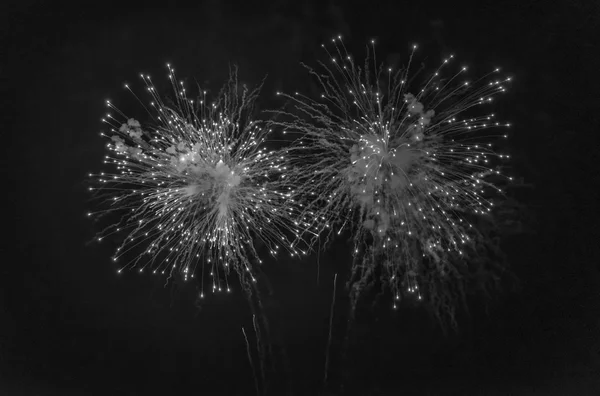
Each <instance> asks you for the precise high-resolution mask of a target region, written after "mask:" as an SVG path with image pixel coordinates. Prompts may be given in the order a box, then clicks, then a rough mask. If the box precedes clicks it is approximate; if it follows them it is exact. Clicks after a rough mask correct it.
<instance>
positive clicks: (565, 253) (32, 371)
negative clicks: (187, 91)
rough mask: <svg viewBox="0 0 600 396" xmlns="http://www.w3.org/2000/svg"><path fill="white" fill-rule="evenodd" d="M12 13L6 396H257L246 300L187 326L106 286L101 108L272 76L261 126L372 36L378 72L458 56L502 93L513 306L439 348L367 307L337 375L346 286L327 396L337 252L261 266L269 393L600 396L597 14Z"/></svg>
mask: <svg viewBox="0 0 600 396" xmlns="http://www.w3.org/2000/svg"><path fill="white" fill-rule="evenodd" d="M11 3H12V5H7V4H3V5H2V6H0V7H1V8H0V14H1V15H2V16H1V18H2V20H1V23H0V26H1V27H0V29H1V30H0V40H1V42H0V44H1V47H0V48H2V50H1V51H0V53H1V54H2V58H1V63H0V71H1V73H2V79H1V81H2V87H3V89H2V91H3V95H2V98H1V99H0V103H1V105H2V108H3V110H2V116H1V117H2V134H3V138H4V140H3V143H4V144H3V148H4V149H5V155H4V156H3V161H2V170H3V173H4V174H5V182H4V183H3V185H4V188H3V189H2V190H3V199H4V200H5V201H6V203H7V205H5V210H6V212H5V214H4V215H3V216H2V218H3V219H4V220H3V222H2V224H3V225H4V227H3V229H4V232H3V234H4V238H3V239H2V240H3V242H4V243H5V246H4V247H3V252H2V257H3V259H2V264H0V286H1V287H2V293H1V294H0V395H7V396H11V395H31V396H33V395H40V396H42V395H109V394H110V395H153V394H164V395H179V394H182V395H183V394H197V395H253V394H255V390H254V382H253V377H252V370H251V368H250V365H249V362H248V358H247V355H246V344H245V342H244V338H243V335H242V332H241V327H242V326H244V328H245V329H247V330H251V329H252V312H251V311H250V309H249V307H248V303H247V301H246V300H245V299H244V297H243V295H242V292H241V291H240V290H239V289H238V290H235V291H234V292H233V293H231V294H229V295H226V294H219V295H211V294H209V296H208V298H206V299H205V300H206V301H204V303H203V305H202V306H201V307H199V306H198V305H197V304H196V296H197V294H198V285H197V284H194V283H193V282H189V283H185V284H183V283H181V282H172V283H170V284H169V285H167V286H166V287H165V278H159V277H157V276H152V275H139V274H137V273H125V274H121V275H117V273H116V271H115V270H116V267H115V266H114V265H113V263H112V261H111V259H110V258H111V256H112V254H113V251H114V248H115V247H116V245H117V243H118V241H111V240H106V242H103V243H102V244H100V245H98V244H95V243H92V244H88V243H87V242H88V241H89V240H90V239H92V237H93V236H94V234H95V232H97V231H99V230H98V228H97V225H96V224H94V223H93V222H91V221H90V220H89V219H88V218H87V217H86V216H85V214H86V212H88V211H89V210H91V209H93V208H94V206H93V205H94V203H93V202H90V196H89V194H88V192H87V191H86V187H87V184H86V183H87V179H86V175H87V174H88V173H90V172H99V171H102V170H104V169H105V168H103V165H102V158H103V156H104V155H105V154H106V152H105V141H104V140H103V139H102V138H101V137H100V136H99V132H100V131H101V130H102V129H103V128H105V127H104V126H103V125H102V124H101V122H100V119H101V117H102V116H103V115H104V114H105V112H106V110H105V106H104V101H105V100H106V99H109V98H110V99H111V100H112V101H113V102H115V103H117V104H118V106H119V107H121V106H125V107H127V106H129V105H130V104H135V103H133V102H131V97H130V95H128V94H127V92H126V91H124V90H123V83H124V82H128V83H130V84H132V85H133V86H135V87H138V88H141V87H142V83H141V81H140V80H139V78H138V75H139V73H140V72H144V73H148V74H150V75H152V76H153V79H154V81H155V82H156V83H157V84H159V87H160V84H162V83H163V82H167V79H166V76H167V71H166V68H165V64H166V63H167V62H170V63H171V64H173V65H174V67H175V69H176V70H177V74H178V75H179V76H180V77H182V78H184V79H187V81H188V82H189V83H191V84H194V83H195V81H197V82H199V83H201V84H203V85H206V86H208V87H211V88H212V89H218V88H219V87H220V86H221V84H222V82H223V81H224V80H225V78H226V77H227V75H228V70H229V65H234V64H235V65H238V66H239V68H240V79H241V81H242V82H244V83H247V84H250V85H256V84H258V83H259V82H260V81H261V80H262V79H263V78H264V77H265V76H266V80H265V84H264V88H263V90H262V96H261V99H260V102H259V106H260V107H261V108H273V107H278V106H281V105H282V104H283V103H282V102H281V101H280V100H279V99H277V98H276V97H275V92H276V91H278V90H286V91H288V92H293V91H296V90H305V91H310V89H311V80H310V77H309V76H308V74H307V73H306V71H305V70H304V69H303V68H302V66H301V65H300V61H304V62H306V63H308V64H313V65H314V64H315V63H316V61H317V60H325V59H326V57H325V54H324V53H323V51H322V50H321V47H320V45H321V43H323V42H325V41H326V40H329V39H330V38H331V37H332V36H333V35H337V34H342V35H343V36H344V38H345V42H346V44H347V45H348V48H349V50H350V51H351V52H352V53H354V54H355V56H356V58H362V56H363V55H364V45H365V43H366V42H367V41H368V40H369V39H371V38H373V37H376V38H377V39H378V56H380V58H381V60H382V61H389V62H394V61H395V60H396V59H406V56H407V55H408V53H409V45H410V44H412V43H418V44H419V45H420V48H421V49H422V51H423V53H426V54H427V55H426V58H427V59H426V60H427V62H428V64H429V65H432V64H436V62H437V61H438V60H439V59H440V58H441V56H443V55H445V54H449V53H454V54H455V55H456V56H457V58H459V59H460V60H461V61H465V62H467V63H469V64H472V65H474V66H478V67H479V66H480V67H481V68H482V69H483V68H487V67H490V68H491V67H493V66H501V67H502V68H503V70H504V71H506V72H507V73H509V74H510V75H512V76H513V78H514V81H513V83H512V84H511V86H510V89H509V92H508V93H507V94H506V95H503V96H502V98H501V100H500V101H499V103H498V104H497V105H496V106H497V107H496V113H497V114H498V115H500V116H501V118H503V119H506V120H508V121H510V122H511V123H512V124H513V127H512V129H511V131H510V139H509V143H508V146H507V149H508V151H509V152H510V153H511V154H512V156H513V161H512V165H513V169H512V171H513V174H514V175H515V176H517V178H519V179H520V180H521V181H522V182H523V184H527V185H529V186H530V187H523V188H520V189H516V191H515V192H514V196H515V197H516V198H518V199H519V200H520V201H521V202H522V203H523V204H524V205H525V206H526V207H527V210H526V212H524V213H523V219H522V220H523V222H524V223H527V230H526V232H522V233H515V234H511V235H506V236H505V237H504V238H503V241H502V242H503V246H504V249H505V252H506V254H507V257H508V260H509V262H510V264H511V267H512V269H513V271H514V272H515V273H516V275H517V276H518V278H519V279H520V286H519V287H518V288H515V289H514V290H513V289H511V290H508V289H510V288H508V289H507V291H506V292H505V293H503V294H501V295H498V296H497V297H496V298H495V299H494V300H493V302H492V303H491V304H490V307H489V309H488V310H487V312H484V311H483V310H477V309H474V310H473V314H472V316H471V317H470V318H469V319H465V320H464V322H463V323H462V326H461V329H460V331H459V332H458V333H457V334H450V335H449V336H447V337H444V336H443V334H442V332H441V331H440V329H439V328H437V327H436V326H435V324H434V323H433V322H432V321H431V320H430V319H429V318H428V316H427V314H426V312H425V311H424V310H423V309H420V308H419V307H412V306H411V307H403V308H402V309H400V310H398V311H394V312H392V311H391V310H389V309H388V307H387V306H384V307H377V308H376V312H375V314H374V315H372V317H365V318H364V320H363V321H362V322H359V323H357V324H356V327H355V332H356V337H357V339H358V340H359V341H358V342H357V345H356V347H355V348H353V349H352V350H351V352H350V353H351V359H350V361H351V364H349V365H347V366H346V368H344V369H342V368H341V367H342V364H341V359H340V358H339V356H338V355H339V351H340V341H339V338H340V337H341V336H342V334H343V328H344V320H345V318H344V312H345V311H344V309H343V307H344V304H345V302H347V301H346V297H345V296H346V293H345V291H344V288H343V284H344V280H341V281H340V282H339V283H338V288H337V297H336V304H337V305H336V307H339V310H338V311H336V315H335V317H334V320H333V322H334V326H333V330H334V339H333V344H332V362H331V373H330V377H331V381H330V383H329V384H328V385H327V386H323V384H322V379H323V372H324V365H325V349H326V343H327V334H328V331H329V309H330V303H331V299H332V292H333V289H332V285H333V276H334V274H335V273H339V274H340V275H339V276H341V277H344V275H346V274H347V271H348V265H349V264H350V262H351V257H350V246H349V245H348V244H346V242H345V240H344V239H340V240H338V241H336V242H335V243H334V245H333V246H332V247H331V248H330V249H329V250H327V251H325V252H323V253H322V254H321V255H320V258H319V259H318V260H317V256H316V255H313V256H311V257H308V258H306V259H304V260H292V259H289V258H287V257H285V255H284V256H282V257H280V258H278V259H277V260H274V259H271V258H269V257H267V256H266V255H263V256H264V259H265V262H266V263H265V266H264V273H265V276H266V277H268V279H269V281H270V283H271V285H272V288H273V293H272V295H270V296H266V298H265V301H264V304H265V310H266V312H267V315H268V317H269V320H270V321H271V326H273V328H274V329H275V330H274V332H276V333H277V334H278V339H279V343H280V344H281V345H283V346H285V350H286V352H287V357H288V358H289V371H290V372H291V374H290V375H289V378H286V379H285V380H282V378H281V377H279V378H276V379H274V380H273V385H272V387H271V389H270V394H273V395H284V394H290V395H317V394H326V393H319V392H320V391H322V389H323V388H327V389H328V390H329V391H330V392H332V393H328V394H332V395H334V394H342V393H341V390H340V389H341V388H342V384H345V386H344V391H345V392H346V393H345V394H357V395H358V394H360V395H376V394H378V395H438V394H439V395H471V394H480V395H484V394H488V395H533V394H535V395H594V394H596V395H598V394H600V269H599V265H598V263H600V255H599V254H598V253H599V246H600V243H599V240H600V239H599V237H600V234H599V232H598V225H597V224H598V219H599V217H598V202H599V194H598V191H600V188H599V189H597V190H596V189H595V186H597V185H598V181H599V180H598V179H599V176H600V174H599V172H598V169H600V167H598V163H600V156H599V155H598V153H599V152H600V145H599V144H600V139H599V137H598V136H599V126H600V123H599V122H598V120H599V114H600V95H599V94H598V92H600V83H599V78H598V70H600V62H599V61H598V59H599V55H598V54H599V53H600V41H599V37H600V29H598V27H599V23H600V6H599V5H598V4H594V3H595V2H593V1H575V0H571V1H565V0H560V1H553V2H550V1H533V0H524V1H512V0H511V1H500V0H495V1H488V0H483V1H477V2H460V1H445V2H440V3H436V2H404V1H400V0H398V1H395V2H394V1H370V2H366V3H365V5H362V6H350V5H346V2H342V1H335V0H320V1H319V0H310V1H306V2H303V1H293V0H279V1H274V0H265V1H261V2H254V1H245V2H244V1H240V2H234V1H228V0H222V1H219V0H212V1H201V0H198V1H196V2H190V5H184V4H181V5H177V6H175V5H169V6H166V4H167V3H168V2H162V3H160V2H157V3H156V4H157V5H156V6H153V5H151V3H150V2H146V3H140V4H138V5H130V4H128V3H127V2H125V1H123V2H115V3H112V2H93V3H92V4H87V2H78V3H72V4H69V5H66V3H65V5H58V4H55V3H51V2H43V1H39V2H33V1H20V2H11ZM238 3H239V4H238ZM255 3H256V4H255ZM356 3H358V2H356ZM191 4H193V5H191ZM551 4H552V5H551ZM163 77H164V79H163ZM194 79H195V80H194ZM132 108H133V107H132ZM13 236H14V239H13V238H12V237H13ZM317 272H318V273H319V282H318V283H317ZM480 311H481V312H480ZM250 333H251V332H250ZM249 337H250V340H251V347H252V348H254V346H255V345H254V341H253V334H252V333H251V334H250V336H249ZM286 392H287V393H286ZM369 392H370V393H369ZM376 392H380V393H376Z"/></svg>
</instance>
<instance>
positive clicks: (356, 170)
mask: <svg viewBox="0 0 600 396" xmlns="http://www.w3.org/2000/svg"><path fill="white" fill-rule="evenodd" d="M324 48H326V51H327V53H328V54H329V56H330V57H331V64H330V65H326V64H324V63H321V64H320V65H321V67H322V68H323V72H320V71H317V70H315V69H312V68H310V67H309V68H308V69H309V72H310V73H311V75H313V76H314V77H315V78H316V80H317V81H318V83H319V86H320V87H321V90H322V94H321V98H320V100H313V99H311V98H309V97H307V96H305V95H302V94H299V93H296V94H294V95H288V94H283V93H280V95H282V96H284V97H286V98H287V99H289V100H290V102H291V104H292V105H293V108H294V110H290V111H287V110H285V111H278V112H277V113H279V115H280V116H282V117H283V118H284V119H285V121H276V122H274V123H275V124H277V125H278V126H280V127H281V126H282V127H283V128H284V129H285V132H286V133H291V134H298V135H299V137H297V140H296V142H295V144H294V145H293V146H292V147H291V148H290V150H289V153H290V161H291V163H293V164H294V166H297V167H300V168H303V169H304V172H301V173H297V175H299V176H300V177H299V178H298V179H296V180H295V181H294V182H295V183H296V184H297V185H298V188H297V189H298V191H301V192H302V193H303V194H305V196H304V199H305V200H306V201H307V202H310V204H308V205H307V206H306V210H305V211H304V213H303V214H302V217H301V223H302V224H309V226H308V227H306V228H305V231H306V232H308V238H307V239H308V240H309V243H310V244H311V246H312V244H314V243H315V241H317V239H318V238H319V236H320V235H325V236H326V238H327V241H329V240H330V239H331V238H330V237H331V236H332V233H333V232H337V233H338V234H340V233H341V232H342V231H343V230H344V229H350V230H351V231H352V237H353V242H354V252H353V253H354V262H353V265H352V272H353V275H352V279H351V282H350V284H349V285H351V286H349V287H351V293H354V294H355V296H358V294H359V293H360V291H361V290H362V289H363V288H364V287H365V286H366V285H367V283H369V282H371V281H373V279H375V278H377V279H378V280H379V281H382V282H383V284H384V285H386V286H388V287H389V288H390V289H391V291H392V292H393V295H394V297H395V299H396V300H400V299H401V298H402V297H403V296H406V295H413V296H416V298H417V299H421V298H424V297H427V300H428V301H429V302H430V303H431V304H432V305H433V306H434V307H435V308H436V314H438V317H439V318H441V316H443V315H449V316H450V317H451V318H452V320H453V318H454V308H453V306H454V303H456V298H455V297H453V296H451V294H454V295H455V294H456V291H453V292H450V290H451V289H453V290H454V289H455V286H456V285H457V284H458V285H459V286H460V284H461V282H463V281H462V280H461V272H462V267H463V266H466V265H467V264H466V262H467V261H468V260H467V259H466V257H467V256H469V253H472V252H474V251H476V250H477V246H478V245H479V244H481V243H482V235H481V233H480V232H479V231H478V229H477V227H475V221H474V220H473V219H474V218H478V217H481V216H484V217H485V216H487V217H489V216H490V215H491V213H492V207H493V202H492V199H493V197H494V196H499V195H501V189H500V188H499V186H498V183H496V182H493V180H494V179H501V178H502V177H503V176H502V175H501V174H500V171H499V170H498V168H497V167H495V164H496V162H502V161H498V160H500V159H505V158H508V156H505V155H501V154H496V153H495V152H494V149H493V147H492V144H491V142H490V138H493V137H494V136H493V135H488V134H486V133H484V131H485V130H487V129H489V128H492V127H508V126H509V125H508V124H501V123H499V122H497V121H495V119H494V115H493V114H487V115H484V116H472V115H471V113H473V112H475V113H476V112H477V110H478V108H482V107H484V106H487V105H488V104H489V102H491V101H492V97H493V96H494V95H496V94H497V93H500V92H504V91H505V88H504V86H505V84H506V83H507V82H508V81H510V78H504V79H495V78H494V77H493V76H495V75H497V74H498V73H499V70H494V71H493V72H492V73H490V74H488V75H487V76H485V77H483V78H482V79H480V80H477V81H475V82H474V83H469V82H467V81H463V80H462V77H463V75H464V74H466V68H461V69H459V70H458V72H454V73H452V74H449V75H448V76H447V77H445V72H446V69H448V68H451V67H452V66H451V63H452V59H453V57H452V56H450V57H449V58H448V59H446V60H444V61H443V63H442V64H441V66H440V67H439V68H438V69H437V70H435V71H434V72H433V73H432V74H431V75H429V76H428V77H426V78H425V79H424V81H422V82H421V83H420V84H421V85H420V87H416V86H415V85H416V83H415V80H416V78H414V77H415V76H411V73H412V74H415V75H416V74H418V73H414V71H412V70H411V67H412V63H413V57H414V56H415V51H416V46H414V47H413V49H412V53H411V55H410V59H409V62H408V64H407V66H406V67H405V68H402V69H399V70H392V69H385V68H383V67H382V66H380V65H378V64H377V62H376V59H375V51H374V42H371V46H370V47H367V51H368V55H367V58H366V61H365V63H364V66H358V65H357V64H356V63H355V62H354V61H353V59H352V57H351V56H350V55H349V53H348V52H347V50H346V48H345V47H344V44H343V42H342V40H341V38H340V37H338V38H336V39H333V51H330V50H327V47H326V46H324ZM459 80H460V81H459ZM504 137H506V136H504ZM505 179H509V178H506V177H505ZM461 263H462V264H461ZM469 265H471V264H469ZM420 285H421V287H420ZM425 285H427V287H428V288H429V290H427V291H421V289H425V287H423V286H425ZM459 289H460V290H462V289H461V288H460V287H459ZM459 294H462V292H459ZM394 307H396V302H394Z"/></svg>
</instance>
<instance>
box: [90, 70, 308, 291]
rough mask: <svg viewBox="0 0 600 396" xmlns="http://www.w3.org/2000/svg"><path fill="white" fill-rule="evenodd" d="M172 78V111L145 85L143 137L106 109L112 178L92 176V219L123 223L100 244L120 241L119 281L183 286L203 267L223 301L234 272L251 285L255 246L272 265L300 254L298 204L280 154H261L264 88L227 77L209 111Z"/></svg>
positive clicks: (264, 134) (136, 127)
mask: <svg viewBox="0 0 600 396" xmlns="http://www.w3.org/2000/svg"><path fill="white" fill-rule="evenodd" d="M168 70H169V79H170V82H171V85H172V87H173V93H174V96H175V99H174V100H172V101H171V103H170V104H169V105H167V104H165V102H164V101H163V99H162V98H161V96H159V95H158V93H157V92H156V88H155V86H154V84H153V83H152V82H151V79H150V77H149V76H145V75H142V76H141V77H142V79H143V81H144V83H145V84H146V87H147V90H148V92H149V94H150V96H151V99H152V101H151V102H150V104H149V106H145V105H144V108H145V110H146V111H147V113H148V114H149V115H150V117H151V119H152V123H151V125H152V126H147V127H146V126H144V127H142V125H141V124H140V123H139V122H138V121H136V120H135V119H133V118H128V117H126V116H125V115H124V114H123V113H122V112H121V111H120V110H118V109H117V108H116V107H115V106H114V105H113V104H112V103H111V102H110V101H107V106H108V108H109V109H110V110H111V111H113V112H114V113H115V114H116V115H115V116H113V115H112V114H107V116H106V118H104V119H103V121H104V122H105V123H107V124H108V125H109V126H110V127H111V129H110V132H109V133H102V136H104V137H106V138H108V139H109V140H110V141H109V143H108V144H107V148H108V150H109V152H110V154H109V155H107V156H106V160H105V163H106V164H109V165H110V166H112V167H114V168H115V169H116V171H115V172H114V173H101V174H98V175H90V176H92V177H93V179H94V180H96V181H97V182H98V183H99V187H98V188H91V190H93V191H94V192H96V193H98V194H100V195H101V196H104V197H105V198H106V199H107V200H108V201H109V202H110V207H109V208H108V209H107V210H103V211H101V212H96V213H89V215H90V216H94V215H101V214H106V213H110V212H116V213H118V214H119V215H121V216H122V217H121V218H120V220H119V221H118V222H116V223H115V224H112V225H111V226H109V227H108V228H106V229H105V230H104V231H103V232H101V233H100V234H99V235H98V236H97V239H98V240H99V241H100V240H102V239H103V238H106V237H108V236H109V235H112V234H115V233H116V234H123V235H124V239H123V242H122V244H121V245H120V246H119V247H118V248H117V250H116V254H115V256H114V260H115V261H117V260H118V259H119V258H121V257H123V258H124V259H125V261H127V263H126V264H124V265H123V266H121V267H120V269H119V270H118V271H119V272H121V271H122V270H123V269H126V268H133V267H135V268H137V269H138V270H139V271H140V272H143V271H145V270H149V271H151V272H153V273H161V274H165V273H167V274H169V275H172V274H173V273H174V272H175V271H178V272H181V273H182V275H183V276H184V278H185V279H187V278H188V277H194V274H195V273H196V270H197V269H198V266H199V264H200V266H205V265H206V266H208V267H209V269H210V271H209V272H210V275H211V276H212V289H213V291H221V290H227V291H229V290H230V285H229V281H228V278H227V275H228V274H229V273H230V270H231V269H232V268H233V269H234V270H235V271H236V272H237V273H238V274H239V277H240V279H241V281H242V283H243V285H244V284H245V285H247V284H248V282H255V277H254V275H253V273H254V270H253V269H254V266H255V265H257V264H259V263H261V260H260V258H259V254H258V252H257V248H256V247H255V243H260V244H262V245H264V246H266V247H267V248H268V249H269V251H270V253H271V254H272V255H276V254H277V253H278V252H279V251H280V248H281V247H283V248H284V249H285V250H287V251H288V252H289V253H290V254H291V256H296V255H299V254H302V253H305V252H303V251H302V249H300V248H298V246H297V244H294V242H293V241H294V240H298V239H297V236H298V231H297V227H296V225H295V224H294V221H295V219H296V218H297V216H298V213H299V210H300V209H301V204H299V203H297V202H296V201H294V199H293V196H294V195H295V191H294V188H293V186H292V185H291V184H290V183H288V182H287V180H288V178H289V177H288V176H289V172H291V170H290V169H288V167H287V166H286V158H285V155H286V154H285V150H269V149H267V147H266V145H265V142H266V141H267V137H268V135H269V133H270V131H269V130H268V129H267V128H266V127H265V124H264V123H263V122H260V121H257V120H254V119H253V118H252V115H253V114H252V113H253V110H254V104H255V100H256V98H257V95H258V93H259V89H260V87H259V88H256V89H254V90H249V89H247V88H246V87H245V86H241V85H240V84H239V83H238V80H237V72H236V71H233V72H232V73H231V76H230V79H229V81H228V82H227V84H226V85H225V87H224V88H223V89H222V90H221V92H220V93H219V95H218V97H217V98H216V100H215V101H214V103H211V104H208V103H207V102H206V92H202V93H201V95H200V97H199V99H198V100H192V99H189V98H188V95H187V94H186V89H185V87H184V85H183V82H177V81H176V76H175V72H174V70H173V69H172V68H171V67H170V66H168ZM125 87H126V89H128V90H129V91H131V93H133V91H132V90H131V89H130V88H129V86H128V85H126V86H125ZM133 95H134V96H135V93H133ZM136 98H138V97H137V96H136ZM138 100H139V101H140V103H142V104H143V102H142V101H141V100H140V99H139V98H138ZM290 241H292V242H290ZM204 272H205V271H201V273H202V275H203V276H204ZM202 285H204V282H202ZM203 295H204V293H202V295H201V296H203Z"/></svg>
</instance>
